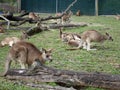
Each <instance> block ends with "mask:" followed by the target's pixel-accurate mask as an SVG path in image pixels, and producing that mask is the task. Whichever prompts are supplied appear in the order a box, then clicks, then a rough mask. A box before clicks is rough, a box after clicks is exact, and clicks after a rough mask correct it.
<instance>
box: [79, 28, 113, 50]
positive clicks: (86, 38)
mask: <svg viewBox="0 0 120 90" xmlns="http://www.w3.org/2000/svg"><path fill="white" fill-rule="evenodd" d="M81 39H82V40H83V46H84V45H85V47H84V48H85V49H87V50H91V49H90V44H91V42H104V41H105V40H112V41H113V39H112V37H111V36H110V35H109V34H108V33H106V35H102V34H101V33H100V32H98V31H96V30H88V31H85V32H83V33H82V34H81Z"/></svg>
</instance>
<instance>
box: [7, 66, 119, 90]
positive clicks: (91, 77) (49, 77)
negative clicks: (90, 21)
mask: <svg viewBox="0 0 120 90" xmlns="http://www.w3.org/2000/svg"><path fill="white" fill-rule="evenodd" d="M18 71H19V70H9V72H8V75H7V76H6V78H7V79H10V80H22V81H25V82H29V81H30V82H55V83H57V84H58V85H64V86H72V87H74V88H77V87H81V86H86V87H87V86H92V87H98V88H103V89H109V90H119V88H120V75H112V74H105V73H99V72H95V73H87V72H75V71H68V70H58V69H54V68H51V67H47V66H42V67H40V68H38V69H36V70H34V71H31V72H29V73H28V71H27V70H26V71H25V72H24V73H22V74H20V73H18ZM26 72H27V73H26Z"/></svg>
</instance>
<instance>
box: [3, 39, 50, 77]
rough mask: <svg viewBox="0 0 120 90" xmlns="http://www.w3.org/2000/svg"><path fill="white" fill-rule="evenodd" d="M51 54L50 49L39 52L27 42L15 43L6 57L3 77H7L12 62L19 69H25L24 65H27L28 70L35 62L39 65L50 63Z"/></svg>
mask: <svg viewBox="0 0 120 90" xmlns="http://www.w3.org/2000/svg"><path fill="white" fill-rule="evenodd" d="M51 52H52V49H50V50H46V49H42V51H40V50H38V49H37V48H36V47H35V46H34V45H33V44H32V43H29V42H24V41H21V42H17V43H16V44H14V45H13V46H12V47H11V48H10V51H9V53H8V55H7V58H6V62H5V71H4V74H3V76H6V75H7V72H8V70H9V69H10V66H11V62H12V60H14V61H17V62H19V63H20V65H21V69H25V65H27V66H28V69H30V68H31V67H33V66H34V64H35V61H36V60H39V62H40V64H45V62H46V60H50V61H52V57H51ZM36 65H37V64H36Z"/></svg>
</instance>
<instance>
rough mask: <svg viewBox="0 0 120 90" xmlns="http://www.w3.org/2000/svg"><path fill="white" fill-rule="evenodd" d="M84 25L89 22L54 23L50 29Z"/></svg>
mask: <svg viewBox="0 0 120 90" xmlns="http://www.w3.org/2000/svg"><path fill="white" fill-rule="evenodd" d="M84 26H87V24H64V25H61V24H53V25H49V28H50V29H58V28H61V27H84Z"/></svg>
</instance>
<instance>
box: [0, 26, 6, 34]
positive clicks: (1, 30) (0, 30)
mask: <svg viewBox="0 0 120 90" xmlns="http://www.w3.org/2000/svg"><path fill="white" fill-rule="evenodd" d="M4 32H5V30H4V28H3V26H2V25H0V33H4Z"/></svg>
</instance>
